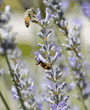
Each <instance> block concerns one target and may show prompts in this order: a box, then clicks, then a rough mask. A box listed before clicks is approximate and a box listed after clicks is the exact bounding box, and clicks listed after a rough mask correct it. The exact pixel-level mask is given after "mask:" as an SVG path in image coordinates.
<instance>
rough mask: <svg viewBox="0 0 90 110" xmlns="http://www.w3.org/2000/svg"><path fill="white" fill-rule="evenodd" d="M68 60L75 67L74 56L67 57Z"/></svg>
mask: <svg viewBox="0 0 90 110" xmlns="http://www.w3.org/2000/svg"><path fill="white" fill-rule="evenodd" d="M68 60H69V62H70V65H71V66H72V67H75V66H76V59H75V57H69V58H68Z"/></svg>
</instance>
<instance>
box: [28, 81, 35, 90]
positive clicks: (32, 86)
mask: <svg viewBox="0 0 90 110" xmlns="http://www.w3.org/2000/svg"><path fill="white" fill-rule="evenodd" d="M33 88H34V89H36V88H35V86H34V80H32V81H31V84H30V86H29V87H28V90H29V91H30V90H32V89H33Z"/></svg>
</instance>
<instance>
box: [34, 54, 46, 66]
mask: <svg viewBox="0 0 90 110" xmlns="http://www.w3.org/2000/svg"><path fill="white" fill-rule="evenodd" d="M35 55H36V56H37V58H36V61H37V62H40V61H42V62H44V63H46V64H47V63H48V62H47V61H46V59H44V58H43V57H42V55H41V53H40V52H36V53H35Z"/></svg>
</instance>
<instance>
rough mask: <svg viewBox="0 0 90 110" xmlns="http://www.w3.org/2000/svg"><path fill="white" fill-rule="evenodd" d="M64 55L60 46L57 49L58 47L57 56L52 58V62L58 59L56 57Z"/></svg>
mask: <svg viewBox="0 0 90 110" xmlns="http://www.w3.org/2000/svg"><path fill="white" fill-rule="evenodd" d="M61 55H62V53H61V52H60V47H58V48H57V49H56V54H55V56H54V57H53V58H52V59H51V62H52V64H53V63H54V62H55V61H56V59H57V58H58V57H60V56H61Z"/></svg>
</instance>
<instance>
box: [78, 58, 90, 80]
mask: <svg viewBox="0 0 90 110" xmlns="http://www.w3.org/2000/svg"><path fill="white" fill-rule="evenodd" d="M79 61H80V63H81V65H82V67H83V69H84V71H85V73H86V75H87V77H88V80H89V81H90V76H89V74H88V72H87V70H86V68H85V66H84V65H83V62H82V60H81V59H80V58H79Z"/></svg>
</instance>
